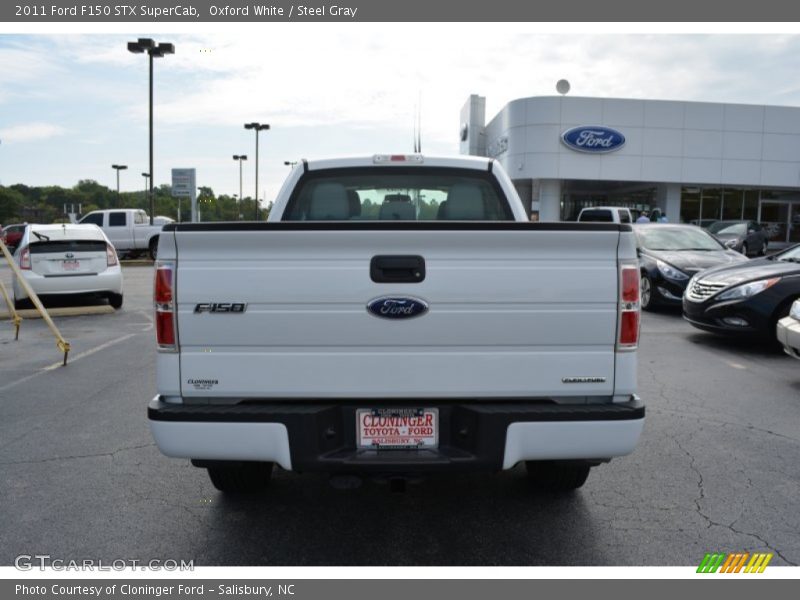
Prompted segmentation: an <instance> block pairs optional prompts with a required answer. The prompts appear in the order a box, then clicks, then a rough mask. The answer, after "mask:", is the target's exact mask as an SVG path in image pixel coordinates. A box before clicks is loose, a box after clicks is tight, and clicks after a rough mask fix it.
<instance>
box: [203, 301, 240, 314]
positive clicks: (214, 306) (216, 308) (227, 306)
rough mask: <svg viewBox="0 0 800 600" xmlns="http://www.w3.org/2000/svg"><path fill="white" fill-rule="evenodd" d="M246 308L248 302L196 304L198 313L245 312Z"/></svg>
mask: <svg viewBox="0 0 800 600" xmlns="http://www.w3.org/2000/svg"><path fill="white" fill-rule="evenodd" d="M246 310H247V303H246V302H201V303H200V304H195V306H194V312H196V313H243V312H244V311H246Z"/></svg>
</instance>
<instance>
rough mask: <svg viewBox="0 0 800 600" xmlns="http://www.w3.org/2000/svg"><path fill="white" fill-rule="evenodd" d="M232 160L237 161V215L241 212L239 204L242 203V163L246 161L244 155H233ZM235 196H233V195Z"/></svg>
mask: <svg viewBox="0 0 800 600" xmlns="http://www.w3.org/2000/svg"><path fill="white" fill-rule="evenodd" d="M233 160H238V161H239V201H238V202H237V203H236V205H237V206H239V207H240V208H239V213H241V212H242V209H241V205H240V204H239V203H240V202H241V201H242V161H243V160H247V155H246V154H234V155H233ZM234 195H235V194H234Z"/></svg>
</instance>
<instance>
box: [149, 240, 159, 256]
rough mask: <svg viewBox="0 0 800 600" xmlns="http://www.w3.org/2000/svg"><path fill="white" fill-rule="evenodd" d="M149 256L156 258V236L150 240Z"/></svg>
mask: <svg viewBox="0 0 800 600" xmlns="http://www.w3.org/2000/svg"><path fill="white" fill-rule="evenodd" d="M149 249H150V258H151V259H153V260H155V259H157V258H158V236H156V237H154V238H153V239H152V240H150V246H149Z"/></svg>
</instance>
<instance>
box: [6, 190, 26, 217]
mask: <svg viewBox="0 0 800 600" xmlns="http://www.w3.org/2000/svg"><path fill="white" fill-rule="evenodd" d="M24 202H25V196H24V195H23V194H21V193H20V192H19V191H17V190H15V189H13V188H7V187H2V186H0V223H2V224H8V223H12V222H13V223H16V222H18V221H19V219H18V218H17V215H19V211H20V209H21V208H22V204H23V203H24Z"/></svg>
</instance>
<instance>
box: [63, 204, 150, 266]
mask: <svg viewBox="0 0 800 600" xmlns="http://www.w3.org/2000/svg"><path fill="white" fill-rule="evenodd" d="M78 222H79V223H82V224H87V223H91V224H94V225H97V226H98V227H100V228H101V229H102V230H103V232H104V233H105V234H106V236H107V237H108V239H109V240H110V241H111V243H112V244H113V245H114V248H115V249H116V250H117V252H119V253H120V254H136V253H138V252H140V251H147V252H148V253H149V254H150V257H151V258H153V259H155V257H156V255H157V252H158V237H159V234H160V233H161V229H162V227H163V225H150V217H149V216H148V215H147V213H146V212H145V211H143V210H141V209H136V208H119V209H110V210H95V211H92V212H90V213H89V214H87V215H86V216H84V217H83V218H81V219H80V221H78Z"/></svg>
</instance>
